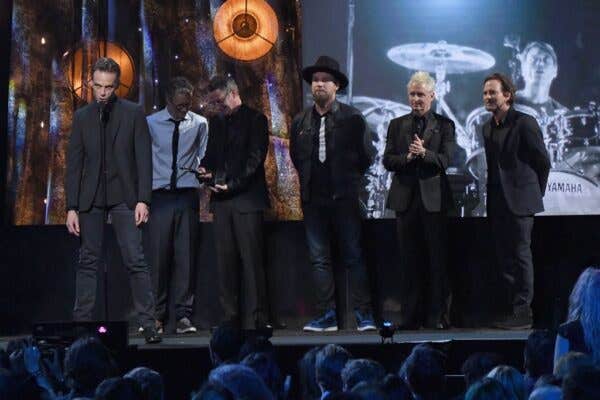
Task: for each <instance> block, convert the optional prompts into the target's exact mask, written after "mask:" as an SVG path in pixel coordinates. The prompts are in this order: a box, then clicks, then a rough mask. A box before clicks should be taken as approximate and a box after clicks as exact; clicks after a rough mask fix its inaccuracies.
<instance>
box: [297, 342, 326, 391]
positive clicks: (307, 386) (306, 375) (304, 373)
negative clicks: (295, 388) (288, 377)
mask: <svg viewBox="0 0 600 400" xmlns="http://www.w3.org/2000/svg"><path fill="white" fill-rule="evenodd" d="M320 349H321V348H320V347H313V348H312V349H310V350H308V351H307V352H306V353H305V354H304V357H302V359H301V360H300V361H298V375H299V380H300V395H301V396H302V399H303V400H315V399H319V398H320V397H321V389H320V388H319V385H318V383H317V375H316V372H315V365H316V361H317V353H318V352H319V350H320Z"/></svg>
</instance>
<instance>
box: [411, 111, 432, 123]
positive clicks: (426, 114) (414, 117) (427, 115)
mask: <svg viewBox="0 0 600 400" xmlns="http://www.w3.org/2000/svg"><path fill="white" fill-rule="evenodd" d="M431 112H432V111H431V110H429V111H427V112H426V113H425V114H423V115H422V116H421V115H417V114H416V113H415V112H414V111H411V112H410V113H411V115H412V117H413V119H415V120H417V119H424V120H425V121H427V120H429V117H430V116H431Z"/></svg>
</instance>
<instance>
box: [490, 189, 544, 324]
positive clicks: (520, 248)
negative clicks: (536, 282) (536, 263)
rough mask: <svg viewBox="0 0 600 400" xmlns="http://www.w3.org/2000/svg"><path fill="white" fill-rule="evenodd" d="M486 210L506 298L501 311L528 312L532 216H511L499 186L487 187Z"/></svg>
mask: <svg viewBox="0 0 600 400" xmlns="http://www.w3.org/2000/svg"><path fill="white" fill-rule="evenodd" d="M487 209H488V220H489V223H490V228H491V233H492V238H493V241H494V247H495V252H496V260H497V263H498V265H497V266H498V269H499V271H500V274H501V278H502V282H503V285H504V288H503V292H504V293H505V296H506V298H505V299H504V301H503V305H504V308H505V309H506V311H507V312H518V311H522V310H523V309H529V308H530V307H531V301H532V300H533V257H532V255H531V231H532V229H533V216H532V215H531V216H524V217H521V216H517V215H514V214H513V213H512V212H511V211H510V209H509V208H508V206H507V204H506V199H505V198H504V194H503V192H502V187H501V186H499V185H488V197H487Z"/></svg>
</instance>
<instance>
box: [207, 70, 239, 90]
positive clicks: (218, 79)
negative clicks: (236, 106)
mask: <svg viewBox="0 0 600 400" xmlns="http://www.w3.org/2000/svg"><path fill="white" fill-rule="evenodd" d="M237 88H238V86H237V83H236V82H235V79H233V77H231V75H221V74H217V75H215V76H213V77H212V78H211V79H210V82H209V83H208V91H209V92H214V91H215V90H224V91H226V92H229V91H231V90H233V89H236V90H237Z"/></svg>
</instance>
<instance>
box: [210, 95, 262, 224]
mask: <svg viewBox="0 0 600 400" xmlns="http://www.w3.org/2000/svg"><path fill="white" fill-rule="evenodd" d="M236 113H240V114H239V115H236V118H240V119H241V123H240V130H239V131H238V132H236V134H234V135H232V136H231V137H229V140H227V137H228V134H227V121H226V118H225V117H222V116H216V117H212V118H210V119H209V121H208V143H207V145H206V153H205V155H204V158H203V159H202V163H201V165H202V166H203V167H204V168H206V169H207V170H208V171H210V172H212V173H213V175H216V176H218V175H223V176H224V178H225V183H226V184H227V187H228V190H227V192H225V193H211V197H210V206H211V210H213V205H214V203H215V202H219V201H224V200H230V201H231V202H232V205H233V206H234V207H235V209H236V210H238V211H240V212H253V211H262V210H265V209H267V208H269V206H270V202H269V195H268V193H267V184H266V180H265V168H264V163H265V158H266V157H267V151H268V149H269V128H268V122H267V117H265V116H264V115H263V114H262V113H260V112H258V111H256V110H254V109H252V108H250V107H248V106H246V105H244V104H242V105H241V106H240V108H239V109H238V110H237V111H236Z"/></svg>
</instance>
